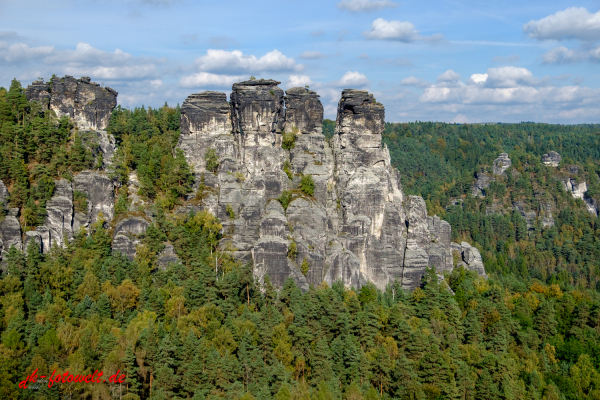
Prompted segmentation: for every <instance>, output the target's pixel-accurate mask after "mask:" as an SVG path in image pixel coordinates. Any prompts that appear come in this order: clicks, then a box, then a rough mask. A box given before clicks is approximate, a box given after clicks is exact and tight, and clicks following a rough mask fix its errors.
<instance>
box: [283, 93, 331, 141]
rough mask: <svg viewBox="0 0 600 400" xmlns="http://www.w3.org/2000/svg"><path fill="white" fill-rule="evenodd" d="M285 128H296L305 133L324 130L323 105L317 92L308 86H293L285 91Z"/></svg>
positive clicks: (290, 129) (288, 129)
mask: <svg viewBox="0 0 600 400" xmlns="http://www.w3.org/2000/svg"><path fill="white" fill-rule="evenodd" d="M284 99H285V107H286V110H285V130H286V131H288V132H292V131H293V130H294V128H296V129H298V130H299V131H300V132H303V133H308V134H310V133H317V134H319V133H322V132H323V105H322V104H321V102H320V101H319V95H318V94H317V92H314V91H312V90H308V89H306V88H299V87H297V88H291V89H289V90H287V91H286V92H285V97H284Z"/></svg>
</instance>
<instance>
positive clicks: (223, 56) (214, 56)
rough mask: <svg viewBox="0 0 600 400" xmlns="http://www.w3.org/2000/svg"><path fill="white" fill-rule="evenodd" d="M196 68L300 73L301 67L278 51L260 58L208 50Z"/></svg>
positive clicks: (238, 53)
mask: <svg viewBox="0 0 600 400" xmlns="http://www.w3.org/2000/svg"><path fill="white" fill-rule="evenodd" d="M195 64H196V66H197V67H198V69H199V70H201V71H227V72H234V71H237V72H241V71H252V72H254V71H256V72H258V71H300V70H302V68H303V66H302V65H301V64H298V65H297V64H296V61H295V60H294V59H293V58H290V57H286V56H285V55H284V54H283V53H281V52H280V51H279V50H273V51H270V52H268V53H266V54H265V55H263V56H262V57H260V58H258V57H256V56H255V55H245V54H244V53H242V52H241V51H240V50H233V51H227V50H215V49H209V50H208V51H207V52H206V55H204V56H201V57H198V58H197V59H196V61H195Z"/></svg>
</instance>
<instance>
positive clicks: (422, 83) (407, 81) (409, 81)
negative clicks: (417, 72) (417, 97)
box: [400, 76, 431, 88]
mask: <svg viewBox="0 0 600 400" xmlns="http://www.w3.org/2000/svg"><path fill="white" fill-rule="evenodd" d="M400 85H401V86H414V87H418V88H426V87H430V86H431V83H429V82H427V81H426V80H424V79H421V78H417V77H415V76H409V77H408V78H404V79H402V80H401V81H400Z"/></svg>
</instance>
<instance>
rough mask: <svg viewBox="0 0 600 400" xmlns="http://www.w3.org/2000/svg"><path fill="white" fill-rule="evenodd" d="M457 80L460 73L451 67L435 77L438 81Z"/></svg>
mask: <svg viewBox="0 0 600 400" xmlns="http://www.w3.org/2000/svg"><path fill="white" fill-rule="evenodd" d="M459 80H460V75H459V74H457V73H456V72H454V71H453V70H451V69H449V70H448V71H446V72H444V73H443V74H441V75H440V76H438V77H437V81H438V82H458V81H459Z"/></svg>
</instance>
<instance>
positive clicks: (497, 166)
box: [492, 153, 512, 175]
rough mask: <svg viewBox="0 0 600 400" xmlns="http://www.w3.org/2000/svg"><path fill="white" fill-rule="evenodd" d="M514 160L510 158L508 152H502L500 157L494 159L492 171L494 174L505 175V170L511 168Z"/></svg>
mask: <svg viewBox="0 0 600 400" xmlns="http://www.w3.org/2000/svg"><path fill="white" fill-rule="evenodd" d="M511 164H512V161H511V160H510V158H508V154H507V153H500V155H499V156H498V158H496V159H495V160H494V165H493V166H492V172H493V173H494V175H503V174H504V171H506V170H507V169H508V168H510V166H511Z"/></svg>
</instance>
